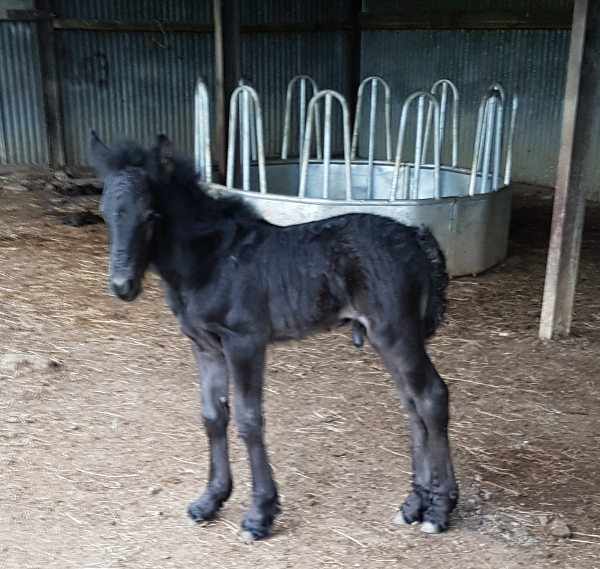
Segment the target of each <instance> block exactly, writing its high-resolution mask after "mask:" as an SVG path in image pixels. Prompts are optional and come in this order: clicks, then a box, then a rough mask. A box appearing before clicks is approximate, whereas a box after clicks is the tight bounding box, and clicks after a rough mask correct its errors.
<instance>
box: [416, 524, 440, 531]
mask: <svg viewBox="0 0 600 569" xmlns="http://www.w3.org/2000/svg"><path fill="white" fill-rule="evenodd" d="M421 531H422V532H423V533H440V532H441V531H442V528H441V527H440V526H439V525H437V524H434V523H433V522H423V523H422V524H421Z"/></svg>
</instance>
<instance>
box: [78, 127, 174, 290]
mask: <svg viewBox="0 0 600 569" xmlns="http://www.w3.org/2000/svg"><path fill="white" fill-rule="evenodd" d="M168 146H169V143H168V140H167V139H166V137H164V136H160V137H159V138H158V143H157V145H156V147H155V148H154V149H152V150H150V151H148V152H147V151H145V150H143V149H142V148H140V147H138V146H135V145H133V144H127V145H123V146H121V147H119V148H115V149H109V148H107V147H106V146H105V145H104V144H103V143H102V142H101V141H100V139H99V138H98V136H96V133H95V132H94V131H93V130H92V131H90V136H89V144H88V159H89V162H90V164H91V165H92V166H93V167H94V168H95V169H96V170H97V171H98V174H99V175H100V177H101V178H102V179H103V180H104V191H103V193H102V200H101V201H100V212H101V213H102V214H103V216H104V219H105V220H106V223H107V225H108V229H109V239H110V269H109V288H110V291H111V292H112V293H113V294H115V295H117V296H118V297H119V298H120V299H122V300H126V301H131V300H133V299H135V298H136V296H137V295H138V294H139V293H140V290H141V279H142V277H143V275H144V272H145V271H146V269H147V267H148V264H149V261H150V246H151V242H152V236H153V232H154V225H155V223H156V219H157V217H158V216H157V214H156V212H155V211H154V199H153V194H152V191H151V184H152V182H153V181H156V180H155V179H154V178H155V177H156V176H157V175H158V172H164V167H163V166H162V165H161V156H163V155H165V154H166V152H167V148H168Z"/></svg>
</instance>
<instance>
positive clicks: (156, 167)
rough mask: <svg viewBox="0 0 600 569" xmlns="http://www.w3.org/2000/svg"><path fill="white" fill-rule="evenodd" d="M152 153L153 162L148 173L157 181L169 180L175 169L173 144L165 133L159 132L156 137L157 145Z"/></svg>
mask: <svg viewBox="0 0 600 569" xmlns="http://www.w3.org/2000/svg"><path fill="white" fill-rule="evenodd" d="M150 154H151V156H152V162H153V163H152V164H149V165H148V168H147V171H148V173H149V174H150V176H151V177H153V178H155V179H156V180H157V181H161V182H165V181H168V180H169V178H170V177H171V172H172V171H173V160H172V159H173V145H172V144H171V141H170V140H169V139H168V138H167V137H166V136H165V135H164V134H159V135H158V136H157V137H156V146H155V147H154V148H153V149H152V150H151V152H150Z"/></svg>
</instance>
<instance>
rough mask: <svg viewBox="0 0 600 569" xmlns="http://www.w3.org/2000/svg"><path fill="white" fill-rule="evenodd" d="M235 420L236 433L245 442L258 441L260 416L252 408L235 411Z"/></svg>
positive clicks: (259, 438) (260, 427) (260, 434)
mask: <svg viewBox="0 0 600 569" xmlns="http://www.w3.org/2000/svg"><path fill="white" fill-rule="evenodd" d="M235 422H236V424H237V428H238V433H239V434H240V437H241V438H242V440H243V441H244V442H245V443H246V444H248V443H254V442H259V441H260V440H261V439H262V417H261V416H260V414H257V413H256V412H255V411H254V410H244V411H241V412H238V413H236V419H235Z"/></svg>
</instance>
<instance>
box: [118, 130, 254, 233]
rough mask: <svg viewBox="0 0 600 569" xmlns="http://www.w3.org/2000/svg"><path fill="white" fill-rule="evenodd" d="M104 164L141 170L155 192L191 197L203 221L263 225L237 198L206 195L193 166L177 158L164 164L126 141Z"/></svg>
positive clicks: (155, 154) (157, 154)
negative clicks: (157, 189)
mask: <svg viewBox="0 0 600 569" xmlns="http://www.w3.org/2000/svg"><path fill="white" fill-rule="evenodd" d="M165 162H166V168H165ZM108 163H109V165H110V167H111V169H114V170H123V169H125V168H127V167H128V166H130V167H138V168H144V169H145V170H146V173H147V174H148V176H149V178H150V179H151V180H152V182H153V183H154V185H155V186H156V187H157V188H164V189H165V190H166V191H168V192H169V193H170V194H172V195H176V193H177V192H181V193H182V194H187V195H188V196H189V197H191V198H192V200H193V201H194V202H195V203H196V204H198V206H199V207H200V208H201V209H202V216H203V217H204V218H207V217H210V218H214V219H215V220H217V219H223V218H229V219H232V218H233V219H235V220H236V221H239V222H242V223H252V222H264V219H263V218H262V216H261V215H260V214H259V213H258V212H257V211H256V210H255V209H254V207H252V205H250V204H249V203H248V202H246V201H244V200H242V199H240V198H238V197H234V196H219V197H213V196H211V195H209V194H208V192H207V186H206V183H205V182H204V181H203V180H202V176H201V175H200V174H199V173H198V172H196V170H195V169H194V165H193V163H192V162H190V161H189V160H186V159H184V158H182V157H181V156H179V155H177V154H173V155H171V156H169V157H168V158H166V160H165V159H163V158H161V156H160V150H159V149H158V148H152V149H151V150H145V149H144V148H142V147H141V146H139V145H138V144H136V143H135V142H131V141H127V142H123V143H121V144H119V145H117V146H115V147H114V148H113V149H112V150H111V152H110V155H109V157H108ZM165 169H166V170H167V171H168V173H167V172H165Z"/></svg>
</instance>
